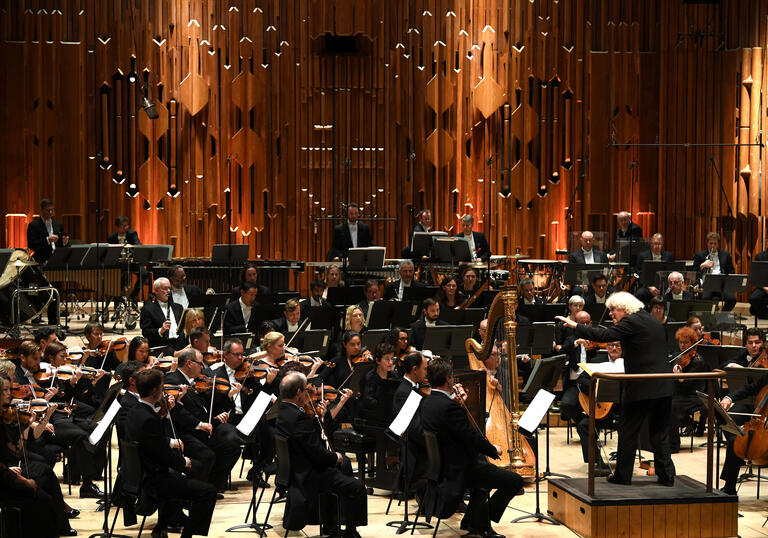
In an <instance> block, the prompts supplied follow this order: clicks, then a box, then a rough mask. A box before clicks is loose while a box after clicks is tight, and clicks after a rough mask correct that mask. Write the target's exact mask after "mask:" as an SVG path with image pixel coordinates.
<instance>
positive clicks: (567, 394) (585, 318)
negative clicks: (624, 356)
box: [560, 310, 621, 476]
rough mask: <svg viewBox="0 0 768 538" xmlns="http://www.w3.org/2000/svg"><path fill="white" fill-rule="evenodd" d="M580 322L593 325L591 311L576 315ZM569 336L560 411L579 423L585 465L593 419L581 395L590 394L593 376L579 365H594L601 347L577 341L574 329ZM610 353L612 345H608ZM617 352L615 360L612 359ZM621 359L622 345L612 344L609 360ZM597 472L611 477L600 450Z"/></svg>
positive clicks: (577, 321)
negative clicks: (588, 414) (591, 363)
mask: <svg viewBox="0 0 768 538" xmlns="http://www.w3.org/2000/svg"><path fill="white" fill-rule="evenodd" d="M574 321H575V322H576V323H583V324H586V325H589V324H591V322H592V318H591V317H590V315H589V312H587V311H586V310H581V311H579V312H577V313H576V315H575V316H574ZM567 334H568V336H567V337H566V338H565V341H564V342H563V346H562V349H561V351H562V352H563V353H565V354H566V355H567V356H568V359H567V362H566V368H565V369H564V370H563V380H562V383H563V396H562V398H561V400H560V412H561V414H562V416H563V418H565V419H568V420H572V421H573V422H574V423H575V424H576V431H577V432H578V434H579V439H580V441H581V455H582V457H583V458H584V463H586V462H588V461H589V417H588V416H587V415H586V414H585V413H584V411H583V409H582V407H581V404H580V403H579V394H582V393H583V394H586V395H587V396H588V395H589V375H588V374H587V373H586V372H584V371H583V370H582V369H581V367H580V366H579V363H582V362H594V359H595V356H596V355H597V349H598V347H597V346H593V345H591V344H592V342H589V341H587V340H584V339H582V338H577V337H576V333H575V331H574V330H573V329H567ZM605 349H606V351H608V345H607V344H606V346H605ZM611 353H613V357H611ZM619 357H621V344H619V345H618V346H616V345H615V344H613V343H612V346H611V350H610V351H609V358H610V359H611V360H612V361H613V360H616V359H617V358H619ZM595 454H596V460H595V473H596V476H607V475H608V474H609V473H610V468H609V467H608V465H606V463H605V462H604V461H603V458H602V456H601V454H600V451H599V450H597V451H596V452H595Z"/></svg>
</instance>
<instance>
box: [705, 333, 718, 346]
mask: <svg viewBox="0 0 768 538" xmlns="http://www.w3.org/2000/svg"><path fill="white" fill-rule="evenodd" d="M701 337H702V338H703V339H704V341H705V342H706V343H707V344H709V345H711V346H719V345H720V339H719V338H713V337H712V334H711V333H703V334H702V335H701Z"/></svg>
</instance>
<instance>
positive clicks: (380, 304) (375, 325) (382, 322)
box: [367, 301, 395, 329]
mask: <svg viewBox="0 0 768 538" xmlns="http://www.w3.org/2000/svg"><path fill="white" fill-rule="evenodd" d="M394 305H395V302H394V301H374V303H373V304H372V305H371V307H370V311H369V312H368V325H367V326H368V327H369V328H371V329H389V326H390V324H391V322H392V310H393V307H394Z"/></svg>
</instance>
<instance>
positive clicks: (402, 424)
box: [389, 390, 422, 437]
mask: <svg viewBox="0 0 768 538" xmlns="http://www.w3.org/2000/svg"><path fill="white" fill-rule="evenodd" d="M421 399H422V395H421V394H419V393H418V392H416V391H413V390H412V391H411V393H410V394H409V395H408V399H407V400H405V403H404V404H403V407H402V409H400V412H399V413H398V414H397V416H396V417H395V420H393V421H392V424H390V425H389V429H390V430H391V431H392V433H394V434H395V435H397V436H398V437H402V435H403V432H405V430H406V429H407V428H408V425H409V424H410V423H411V420H413V415H414V414H416V410H417V409H418V408H419V403H421Z"/></svg>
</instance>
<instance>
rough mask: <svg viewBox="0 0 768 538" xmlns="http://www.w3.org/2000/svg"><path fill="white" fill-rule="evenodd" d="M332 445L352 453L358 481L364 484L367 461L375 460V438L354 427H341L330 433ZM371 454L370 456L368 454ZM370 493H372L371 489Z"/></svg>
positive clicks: (339, 449) (346, 452) (341, 450)
mask: <svg viewBox="0 0 768 538" xmlns="http://www.w3.org/2000/svg"><path fill="white" fill-rule="evenodd" d="M332 436H333V447H334V448H335V449H336V450H338V451H339V452H342V453H344V454H354V455H355V459H356V460H357V472H358V476H359V478H360V481H361V482H362V483H363V484H365V477H366V466H367V462H368V461H369V459H370V461H374V460H375V454H376V438H375V437H373V436H371V435H366V434H364V433H361V432H359V431H357V430H355V429H354V428H343V429H341V430H336V431H335V432H333V434H332ZM369 455H370V456H371V457H370V458H369V457H368V456H369ZM370 493H373V492H372V491H371V492H370Z"/></svg>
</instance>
